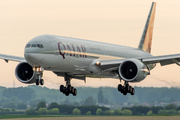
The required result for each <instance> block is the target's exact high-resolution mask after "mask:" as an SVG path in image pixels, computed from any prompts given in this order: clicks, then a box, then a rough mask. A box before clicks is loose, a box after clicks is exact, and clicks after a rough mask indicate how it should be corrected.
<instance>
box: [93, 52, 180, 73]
mask: <svg viewBox="0 0 180 120" xmlns="http://www.w3.org/2000/svg"><path fill="white" fill-rule="evenodd" d="M129 59H130V58H129ZM136 59H139V60H140V61H142V62H143V63H144V64H146V65H148V64H154V63H160V64H161V66H165V65H169V64H174V63H175V64H177V65H179V66H180V63H179V62H180V54H173V55H163V56H152V57H147V58H136ZM125 60H127V59H117V60H100V61H99V62H96V65H97V66H99V68H100V69H101V70H103V71H113V70H117V69H118V68H119V65H120V64H121V63H122V62H123V61H125Z"/></svg>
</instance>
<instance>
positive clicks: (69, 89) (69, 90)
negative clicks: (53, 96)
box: [67, 85, 71, 93]
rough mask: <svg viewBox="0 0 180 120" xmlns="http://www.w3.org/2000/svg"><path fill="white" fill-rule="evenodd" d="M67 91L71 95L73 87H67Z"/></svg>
mask: <svg viewBox="0 0 180 120" xmlns="http://www.w3.org/2000/svg"><path fill="white" fill-rule="evenodd" d="M67 91H68V93H71V85H68V86H67Z"/></svg>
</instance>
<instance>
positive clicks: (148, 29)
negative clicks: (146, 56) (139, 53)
mask: <svg viewBox="0 0 180 120" xmlns="http://www.w3.org/2000/svg"><path fill="white" fill-rule="evenodd" d="M155 11H156V3H155V2H153V3H152V6H151V9H150V12H149V15H148V18H147V21H146V24H145V27H144V31H143V34H142V37H141V41H140V43H139V46H138V48H139V49H141V50H143V51H145V52H148V53H151V43H152V36H153V26H154V18H155Z"/></svg>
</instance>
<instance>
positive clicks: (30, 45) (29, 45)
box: [26, 44, 44, 48]
mask: <svg viewBox="0 0 180 120" xmlns="http://www.w3.org/2000/svg"><path fill="white" fill-rule="evenodd" d="M30 47H31V48H36V47H38V48H44V46H43V45H42V44H27V45H26V48H30Z"/></svg>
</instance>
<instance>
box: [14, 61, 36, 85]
mask: <svg viewBox="0 0 180 120" xmlns="http://www.w3.org/2000/svg"><path fill="white" fill-rule="evenodd" d="M15 75H16V78H17V79H18V80H19V81H20V82H22V83H27V84H30V83H35V82H36V72H34V71H33V67H32V66H31V65H29V64H28V63H27V62H21V63H19V64H18V65H17V67H16V69H15Z"/></svg>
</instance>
